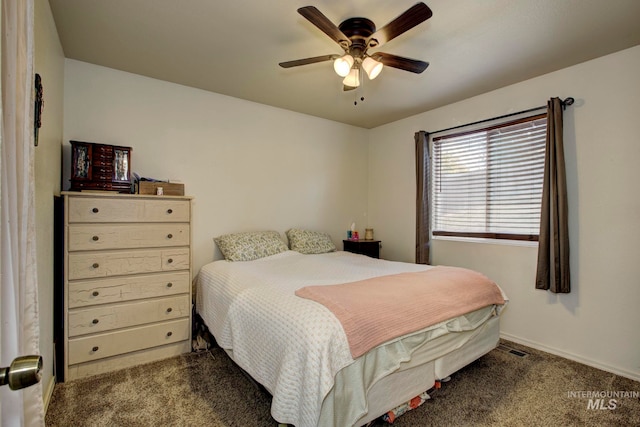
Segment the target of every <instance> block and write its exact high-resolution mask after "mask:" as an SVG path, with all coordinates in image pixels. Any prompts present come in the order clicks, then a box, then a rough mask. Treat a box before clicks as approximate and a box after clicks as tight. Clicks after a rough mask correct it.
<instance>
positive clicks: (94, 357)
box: [62, 192, 192, 380]
mask: <svg viewBox="0 0 640 427" xmlns="http://www.w3.org/2000/svg"><path fill="white" fill-rule="evenodd" d="M62 195H63V197H64V207H65V209H64V211H65V213H64V253H65V254H64V264H65V266H64V272H65V274H64V309H63V312H64V347H65V348H64V350H65V351H64V379H65V380H72V379H76V378H82V377H86V376H90V375H95V374H99V373H103V372H108V371H113V370H116V369H121V368H125V367H128V366H133V365H137V364H140V363H146V362H150V361H152V360H157V359H162V358H166V357H171V356H175V355H178V354H181V353H186V352H189V351H190V349H191V275H192V271H191V198H190V197H179V196H167V197H161V196H139V195H130V194H116V193H84V192H83V193H79V192H63V193H62Z"/></svg>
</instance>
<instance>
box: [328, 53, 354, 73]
mask: <svg viewBox="0 0 640 427" xmlns="http://www.w3.org/2000/svg"><path fill="white" fill-rule="evenodd" d="M353 63H354V59H353V56H351V55H349V54H346V55H344V56H341V57H340V58H337V59H336V60H335V61H333V69H334V70H335V71H336V74H338V75H339V76H340V77H346V76H347V75H349V71H350V70H351V67H353Z"/></svg>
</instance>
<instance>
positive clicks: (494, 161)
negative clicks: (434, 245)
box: [431, 114, 547, 241]
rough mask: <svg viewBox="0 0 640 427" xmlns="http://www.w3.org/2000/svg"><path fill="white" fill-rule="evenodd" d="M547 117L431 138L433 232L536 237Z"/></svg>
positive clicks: (496, 236)
mask: <svg viewBox="0 0 640 427" xmlns="http://www.w3.org/2000/svg"><path fill="white" fill-rule="evenodd" d="M546 129H547V116H546V114H541V115H537V116H533V117H528V118H524V119H519V120H516V121H511V122H509V123H503V124H499V125H496V126H491V127H488V128H484V129H477V130H473V131H469V132H463V133H456V134H451V135H446V136H442V137H437V138H434V139H433V168H432V179H431V183H432V186H431V192H432V195H433V197H432V215H431V217H432V221H433V224H432V230H433V235H434V236H460V237H481V238H493V239H511V240H533V241H537V240H538V233H539V227H540V202H541V198H542V181H543V175H544V155H545V139H546Z"/></svg>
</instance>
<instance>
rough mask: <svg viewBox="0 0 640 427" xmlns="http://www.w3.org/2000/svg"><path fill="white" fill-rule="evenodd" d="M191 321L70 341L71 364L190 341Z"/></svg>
mask: <svg viewBox="0 0 640 427" xmlns="http://www.w3.org/2000/svg"><path fill="white" fill-rule="evenodd" d="M189 333H190V325H189V318H186V319H179V320H171V321H168V322H162V323H155V324H152V325H146V326H137V327H134V328H130V329H123V330H119V331H115V332H104V333H100V334H96V335H90V336H86V337H80V338H71V339H69V364H70V365H73V364H76V363H82V362H87V361H90V360H97V359H102V358H104V357H109V356H114V355H116V354H123V353H129V352H132V351H137V350H142V349H145V348H151V347H156V346H160V345H165V344H170V343H175V342H178V341H183V340H187V339H189Z"/></svg>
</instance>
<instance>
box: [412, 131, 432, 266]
mask: <svg viewBox="0 0 640 427" xmlns="http://www.w3.org/2000/svg"><path fill="white" fill-rule="evenodd" d="M415 142H416V189H417V192H416V263H417V264H429V262H430V258H429V256H430V253H429V252H430V251H429V249H430V245H431V242H430V240H429V235H430V230H429V228H430V221H429V206H430V204H429V164H430V160H429V134H428V133H427V132H425V131H423V130H421V131H419V132H416V134H415Z"/></svg>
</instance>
